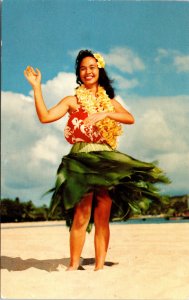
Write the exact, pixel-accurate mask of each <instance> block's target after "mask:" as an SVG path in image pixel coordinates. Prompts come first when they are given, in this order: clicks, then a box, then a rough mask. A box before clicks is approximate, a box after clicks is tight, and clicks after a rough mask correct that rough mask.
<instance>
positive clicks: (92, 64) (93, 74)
mask: <svg viewBox="0 0 189 300" xmlns="http://www.w3.org/2000/svg"><path fill="white" fill-rule="evenodd" d="M79 75H80V79H81V81H82V83H83V84H84V85H85V86H92V85H95V84H98V79H99V68H98V66H97V61H96V59H95V58H94V57H90V56H87V57H85V58H83V59H82V61H81V64H80V69H79Z"/></svg>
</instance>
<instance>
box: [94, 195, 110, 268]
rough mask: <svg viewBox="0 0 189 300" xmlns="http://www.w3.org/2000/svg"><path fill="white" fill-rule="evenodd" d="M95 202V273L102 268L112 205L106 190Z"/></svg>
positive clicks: (108, 236) (107, 241) (106, 248)
mask: <svg viewBox="0 0 189 300" xmlns="http://www.w3.org/2000/svg"><path fill="white" fill-rule="evenodd" d="M96 201H97V203H96V204H95V209H94V223H95V239H94V243H95V259H96V264H95V271H97V270H100V269H102V268H103V266H104V262H105V258H106V253H107V250H108V244H109V238H110V229H109V218H110V211H111V205H112V200H111V198H110V196H109V194H108V191H106V190H103V191H101V192H99V193H98V194H97V195H96Z"/></svg>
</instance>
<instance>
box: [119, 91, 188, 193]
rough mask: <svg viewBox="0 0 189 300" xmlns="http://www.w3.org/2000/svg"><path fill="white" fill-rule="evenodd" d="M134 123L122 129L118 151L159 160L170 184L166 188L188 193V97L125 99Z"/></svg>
mask: <svg viewBox="0 0 189 300" xmlns="http://www.w3.org/2000/svg"><path fill="white" fill-rule="evenodd" d="M127 103H128V105H129V106H130V107H131V108H132V112H133V113H134V117H135V124H134V125H131V126H129V127H128V126H125V135H124V136H123V137H122V138H121V140H120V150H121V151H124V152H126V153H128V154H130V155H132V156H133V157H135V158H138V159H141V160H144V161H154V160H158V161H159V165H160V167H162V168H163V169H164V171H165V172H166V173H167V174H168V176H169V177H170V179H171V180H172V181H173V182H172V184H171V185H170V186H169V187H167V189H169V190H172V191H175V192H178V191H180V193H182V190H181V187H182V189H183V191H184V192H189V187H188V182H189V172H188V170H189V165H188V164H189V159H188V158H189V157H188V155H189V136H188V132H189V123H188V115H189V96H175V97H156V98H155V97H148V98H145V99H144V98H138V97H133V98H130V99H128V100H127Z"/></svg>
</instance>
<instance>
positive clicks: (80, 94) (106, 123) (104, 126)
mask: <svg viewBox="0 0 189 300" xmlns="http://www.w3.org/2000/svg"><path fill="white" fill-rule="evenodd" d="M76 96H77V98H78V102H79V103H80V104H81V105H82V107H84V108H85V110H86V111H87V113H89V114H94V113H97V112H114V111H115V109H114V106H113V104H112V103H111V100H110V98H109V97H108V95H107V94H106V91H105V89H104V88H103V87H101V86H98V91H97V96H96V97H95V96H94V95H93V94H92V93H91V92H90V90H88V89H86V88H85V86H84V85H81V86H79V87H78V88H77V89H76ZM95 125H96V126H97V128H98V130H99V131H100V133H101V135H102V137H103V138H104V139H105V141H106V142H107V143H108V144H109V145H110V146H111V147H112V148H113V149H114V148H116V146H117V142H116V138H117V136H118V135H120V134H121V133H122V130H121V125H120V124H119V123H118V122H116V121H115V120H112V119H110V118H108V117H106V118H105V119H103V120H101V121H99V122H97V123H96V124H95Z"/></svg>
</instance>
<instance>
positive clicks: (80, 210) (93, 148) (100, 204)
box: [24, 50, 167, 271]
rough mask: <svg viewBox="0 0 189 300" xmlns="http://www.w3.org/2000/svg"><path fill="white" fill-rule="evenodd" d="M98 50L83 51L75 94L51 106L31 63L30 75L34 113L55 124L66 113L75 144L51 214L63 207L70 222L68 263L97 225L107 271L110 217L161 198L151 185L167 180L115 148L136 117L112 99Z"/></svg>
mask: <svg viewBox="0 0 189 300" xmlns="http://www.w3.org/2000/svg"><path fill="white" fill-rule="evenodd" d="M104 66H105V62H104V59H103V57H102V56H101V55H100V54H98V53H92V52H91V51H89V50H82V51H80V52H79V54H78V56H77V59H76V77H77V83H78V84H79V87H78V88H77V89H76V94H75V95H74V96H68V97H65V98H64V99H62V100H61V101H60V102H59V103H58V104H57V105H55V106H54V107H52V108H51V109H47V107H46V105H45V103H44V100H43V96H42V90H41V73H40V71H39V70H38V69H36V71H34V69H33V68H32V67H27V69H26V70H25V71H24V74H25V77H26V79H27V80H28V81H29V83H30V84H31V86H32V88H33V90H34V98H35V105H36V111H37V114H38V117H39V120H40V121H41V122H42V123H49V122H54V121H56V120H58V119H60V118H62V117H63V116H65V115H66V113H69V120H68V123H67V125H66V128H65V138H66V139H67V141H68V142H69V143H70V144H73V146H72V149H71V151H70V153H69V154H68V155H67V156H64V157H63V159H62V163H61V164H60V166H59V168H58V171H57V181H56V185H55V188H54V189H52V190H51V191H53V192H54V193H53V196H52V201H51V207H50V208H51V212H52V213H53V211H54V210H55V209H57V207H59V206H61V207H62V210H63V215H64V218H65V219H66V222H67V225H69V226H70V228H71V229H70V265H69V268H68V270H77V269H78V267H79V260H80V256H81V252H82V249H83V246H84V242H85V235H86V231H90V229H91V226H90V225H91V224H92V223H93V222H94V224H95V237H94V243H95V271H97V270H100V269H103V266H104V262H105V257H106V254H107V249H108V244H109V237H110V231H109V220H125V219H126V218H128V217H129V214H130V211H134V212H136V211H139V210H140V207H141V206H142V205H143V204H144V203H147V204H148V203H149V202H150V201H151V200H154V199H157V200H159V199H160V198H161V197H160V195H158V193H157V191H156V189H155V188H154V186H153V187H152V184H153V183H155V182H166V181H167V178H166V177H164V176H163V175H162V171H161V170H160V169H159V168H157V167H156V166H155V165H154V164H151V163H144V162H140V161H138V160H136V159H133V158H132V157H129V156H128V155H125V154H123V153H120V152H118V151H116V150H115V148H116V139H117V136H118V135H120V134H121V125H120V123H123V124H133V123H134V118H133V116H132V115H131V113H129V112H128V111H127V110H126V109H125V108H123V107H122V106H121V104H120V103H118V102H117V101H116V100H115V99H114V89H113V87H112V85H111V81H110V79H109V78H108V76H107V73H106V71H105V69H104ZM143 206H144V205H143Z"/></svg>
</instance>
